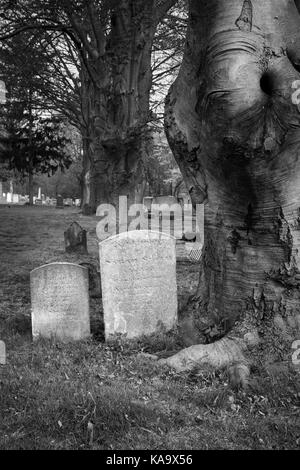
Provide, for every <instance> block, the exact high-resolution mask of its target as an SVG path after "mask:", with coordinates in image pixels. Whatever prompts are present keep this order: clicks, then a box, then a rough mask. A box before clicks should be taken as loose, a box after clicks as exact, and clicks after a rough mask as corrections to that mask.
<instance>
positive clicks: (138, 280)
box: [99, 230, 177, 339]
mask: <svg viewBox="0 0 300 470" xmlns="http://www.w3.org/2000/svg"><path fill="white" fill-rule="evenodd" d="M175 244H176V240H175V238H173V237H170V236H169V235H167V234H164V233H158V232H152V231H147V230H138V231H132V232H128V233H122V234H120V235H117V236H114V237H111V238H108V239H107V240H105V241H103V242H101V243H100V245H99V247H100V268H101V282H102V299H103V309H104V323H105V337H106V339H109V338H110V337H111V336H113V335H114V334H118V333H120V334H124V335H126V336H127V338H135V337H139V336H142V335H150V334H152V333H155V332H156V331H158V329H159V328H160V327H161V326H162V325H163V326H164V328H165V329H166V330H171V329H172V328H173V327H174V326H175V325H176V323H177V284H176V254H175Z"/></svg>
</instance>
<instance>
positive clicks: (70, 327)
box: [30, 263, 90, 341]
mask: <svg viewBox="0 0 300 470" xmlns="http://www.w3.org/2000/svg"><path fill="white" fill-rule="evenodd" d="M30 285H31V308H32V335H33V338H34V339H35V338H37V337H43V338H55V339H58V340H61V341H72V340H80V339H84V338H87V337H88V336H89V335H90V315H89V282H88V270H87V269H86V268H84V267H82V266H79V265H77V264H72V263H51V264H48V265H45V266H41V267H40V268H36V269H34V270H33V271H31V273H30Z"/></svg>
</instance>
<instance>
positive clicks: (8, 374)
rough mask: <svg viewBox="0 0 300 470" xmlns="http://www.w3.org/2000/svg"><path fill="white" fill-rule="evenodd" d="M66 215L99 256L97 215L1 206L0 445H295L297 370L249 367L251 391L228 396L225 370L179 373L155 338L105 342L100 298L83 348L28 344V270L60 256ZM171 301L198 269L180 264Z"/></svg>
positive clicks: (190, 284) (165, 343) (298, 432)
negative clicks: (159, 354)
mask: <svg viewBox="0 0 300 470" xmlns="http://www.w3.org/2000/svg"><path fill="white" fill-rule="evenodd" d="M73 220H77V221H79V223H80V224H81V225H82V226H83V227H84V228H86V229H87V231H88V239H89V252H90V254H91V256H93V257H94V258H95V259H96V258H97V256H98V253H97V241H96V234H95V228H96V218H88V217H83V216H81V215H80V214H79V213H78V211H76V210H74V209H66V210H64V211H58V210H56V209H44V208H42V207H37V208H28V207H24V208H22V207H11V208H8V207H5V206H0V247H1V254H0V259H1V264H0V266H1V269H0V339H1V340H4V341H5V342H6V347H7V365H6V366H0V394H1V395H0V448H1V449H86V448H93V449H168V450H171V449H297V448H299V447H300V426H299V423H300V408H299V405H300V387H299V374H297V373H296V372H293V371H292V370H290V369H289V368H284V369H282V370H276V373H275V374H272V372H271V371H268V372H267V371H265V370H264V369H261V370H256V371H255V373H254V376H253V380H252V384H251V387H250V389H249V391H248V392H247V393H244V392H233V391H232V390H230V388H229V387H228V384H227V377H226V373H225V372H224V373H218V374H216V373H213V372H211V371H205V372H204V371H202V372H199V373H190V374H176V373H174V372H172V371H170V370H168V369H166V368H163V367H161V366H159V365H158V364H157V363H156V362H155V361H153V360H152V359H151V358H150V357H148V356H147V354H145V353H147V352H154V351H157V350H161V349H165V348H168V347H172V346H173V345H174V338H168V337H161V338H159V337H157V338H155V341H154V343H153V344H151V343H150V342H146V341H144V342H142V341H141V342H136V343H135V344H132V345H131V346H128V345H127V346H126V345H122V344H118V343H117V342H116V343H115V344H114V345H110V346H107V345H106V344H105V343H103V342H102V341H101V338H102V336H101V331H100V330H101V328H102V321H101V316H102V305H101V301H100V300H99V299H93V301H92V317H93V319H94V321H93V322H92V324H93V333H94V335H93V338H92V339H91V340H89V341H86V342H82V343H79V344H69V345H60V344H55V343H52V342H47V341H40V342H38V343H35V344H32V342H31V335H30V291H29V272H30V271H31V269H33V268H35V267H37V266H40V265H42V264H44V263H47V262H49V261H53V260H58V259H66V256H65V254H64V244H63V232H64V230H65V229H66V227H67V225H68V224H69V223H70V222H72V221H73ZM177 277H178V287H179V300H180V302H183V301H184V299H185V298H186V297H187V295H188V294H189V293H191V292H192V291H193V289H195V286H196V283H197V266H196V265H192V264H189V263H188V262H186V261H185V262H184V261H178V265H177Z"/></svg>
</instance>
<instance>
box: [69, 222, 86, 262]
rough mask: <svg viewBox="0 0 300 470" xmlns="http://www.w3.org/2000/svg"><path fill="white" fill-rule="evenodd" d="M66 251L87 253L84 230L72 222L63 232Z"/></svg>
mask: <svg viewBox="0 0 300 470" xmlns="http://www.w3.org/2000/svg"><path fill="white" fill-rule="evenodd" d="M64 237H65V247H66V252H67V253H73V252H74V253H83V254H84V253H87V238H86V230H84V229H83V228H82V227H81V226H80V225H79V224H78V223H77V222H73V223H72V224H71V225H70V226H69V228H68V229H67V230H66V231H65V233H64Z"/></svg>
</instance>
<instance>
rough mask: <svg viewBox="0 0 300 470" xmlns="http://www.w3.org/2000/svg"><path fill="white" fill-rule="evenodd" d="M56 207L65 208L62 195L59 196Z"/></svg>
mask: <svg viewBox="0 0 300 470" xmlns="http://www.w3.org/2000/svg"><path fill="white" fill-rule="evenodd" d="M56 207H57V209H63V208H64V199H63V197H62V196H57V198H56Z"/></svg>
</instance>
